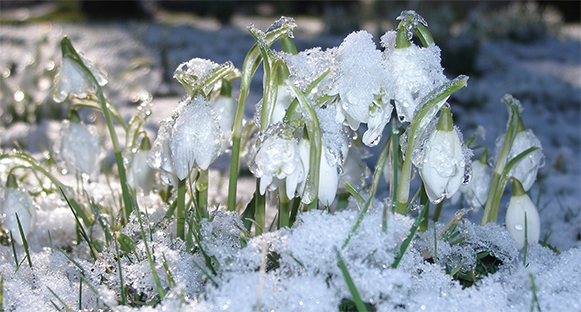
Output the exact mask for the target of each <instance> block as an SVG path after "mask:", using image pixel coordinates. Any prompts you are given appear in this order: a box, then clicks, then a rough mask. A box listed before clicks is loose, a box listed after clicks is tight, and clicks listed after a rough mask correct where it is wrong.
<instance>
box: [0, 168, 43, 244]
mask: <svg viewBox="0 0 581 312" xmlns="http://www.w3.org/2000/svg"><path fill="white" fill-rule="evenodd" d="M16 215H18V219H19V220H20V225H21V227H22V232H23V233H24V237H28V235H29V234H30V233H31V232H32V229H33V227H34V223H35V221H36V207H35V205H34V202H33V201H32V198H31V197H30V194H28V192H27V191H25V190H22V189H18V186H17V184H16V179H15V177H14V176H13V175H12V174H11V175H9V176H8V180H7V182H6V188H5V189H0V223H2V227H3V228H4V229H6V230H8V231H10V232H12V237H13V238H14V240H15V241H16V243H18V244H19V245H22V243H23V240H22V236H21V235H20V231H19V229H18V221H17V220H16Z"/></svg>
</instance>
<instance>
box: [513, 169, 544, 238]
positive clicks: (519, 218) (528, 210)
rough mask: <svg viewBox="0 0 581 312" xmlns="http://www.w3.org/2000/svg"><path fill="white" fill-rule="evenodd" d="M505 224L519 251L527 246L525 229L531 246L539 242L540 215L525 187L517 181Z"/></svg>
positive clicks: (514, 184) (514, 182) (514, 181)
mask: <svg viewBox="0 0 581 312" xmlns="http://www.w3.org/2000/svg"><path fill="white" fill-rule="evenodd" d="M504 223H505V226H506V229H507V230H508V232H509V233H510V235H511V236H512V238H514V239H515V240H516V242H517V244H518V248H519V249H522V248H523V247H524V245H525V228H526V237H527V241H528V242H529V244H530V243H535V242H538V241H539V238H540V236H541V221H540V218H539V213H538V212H537V208H536V207H535V205H534V204H533V202H532V201H531V199H530V197H529V196H528V195H527V194H526V193H525V190H524V188H523V185H522V184H521V183H520V181H518V180H516V179H513V182H512V197H511V198H510V202H509V203H508V208H507V209H506V217H505V219H504ZM525 223H526V224H525Z"/></svg>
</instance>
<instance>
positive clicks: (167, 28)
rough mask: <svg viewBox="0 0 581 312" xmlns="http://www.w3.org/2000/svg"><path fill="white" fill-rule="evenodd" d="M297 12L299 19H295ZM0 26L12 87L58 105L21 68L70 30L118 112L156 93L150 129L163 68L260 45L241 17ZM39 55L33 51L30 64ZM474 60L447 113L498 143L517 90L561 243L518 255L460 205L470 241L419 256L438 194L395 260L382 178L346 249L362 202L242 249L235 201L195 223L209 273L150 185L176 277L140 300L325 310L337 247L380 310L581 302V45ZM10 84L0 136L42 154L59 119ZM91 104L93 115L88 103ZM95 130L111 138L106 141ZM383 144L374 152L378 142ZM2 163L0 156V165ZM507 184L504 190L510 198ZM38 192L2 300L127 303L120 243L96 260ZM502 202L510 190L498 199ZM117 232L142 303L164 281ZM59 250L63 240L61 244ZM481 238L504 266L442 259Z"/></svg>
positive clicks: (566, 43)
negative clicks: (465, 282)
mask: <svg viewBox="0 0 581 312" xmlns="http://www.w3.org/2000/svg"><path fill="white" fill-rule="evenodd" d="M298 25H299V28H298V30H300V28H301V27H302V26H301V22H300V20H299V21H298ZM259 28H263V29H264V28H265V27H261V26H259ZM577 31H579V29H577ZM296 34H297V38H296V41H297V46H298V47H299V48H301V49H304V48H307V47H312V46H317V45H324V46H325V47H326V46H333V45H338V44H340V43H341V41H342V39H343V38H338V37H329V36H324V37H320V38H317V37H313V35H312V34H309V33H308V32H305V33H304V36H303V37H301V32H299V31H297V32H296ZM0 35H1V38H2V39H1V40H0V52H1V54H0V67H1V68H2V70H3V72H2V75H3V80H4V82H2V84H6V85H8V86H9V87H12V88H14V87H15V86H16V85H20V86H21V89H22V90H23V91H24V92H25V93H26V92H28V90H31V89H34V88H35V87H33V85H34V84H36V85H37V86H40V87H38V89H40V91H32V92H30V93H31V94H34V95H35V96H37V97H39V98H41V99H42V98H47V100H46V101H47V103H45V104H46V105H51V106H50V107H52V108H51V109H58V106H57V105H55V104H54V103H50V101H51V100H50V99H48V98H50V96H48V95H49V94H50V92H51V89H50V86H49V84H48V83H50V82H51V81H50V80H48V82H47V81H46V79H48V78H45V79H44V80H43V79H40V81H37V82H32V83H31V82H30V81H28V80H27V79H29V78H30V76H31V75H29V74H26V73H25V71H26V70H33V71H35V73H36V74H37V76H45V77H51V75H53V74H54V66H55V64H58V63H59V60H60V47H59V44H58V43H59V41H60V39H61V38H62V36H63V35H67V36H69V37H70V38H71V40H72V42H73V44H74V45H75V47H76V48H77V49H78V50H80V51H82V52H83V53H84V54H85V55H86V57H87V58H88V59H91V60H93V61H94V62H95V63H96V65H97V66H99V67H101V68H102V69H104V70H105V71H106V72H107V73H108V74H109V85H108V86H107V87H106V88H105V93H106V95H107V96H109V98H110V99H111V101H112V103H113V104H114V105H116V106H117V107H118V108H119V110H120V112H121V114H122V115H123V117H124V118H125V119H126V120H128V119H129V118H130V117H131V116H132V115H133V114H135V112H136V107H137V106H136V105H135V104H134V103H133V102H134V101H132V100H130V99H131V98H132V97H133V98H138V97H139V96H147V94H145V95H144V93H143V92H142V93H140V92H141V91H142V90H146V91H147V92H149V93H151V94H152V95H153V101H152V115H151V117H150V118H149V119H148V123H147V125H146V129H147V131H148V133H149V136H150V137H151V138H155V135H156V133H157V127H158V123H159V121H160V120H162V119H164V118H165V117H167V116H169V115H170V114H171V112H172V110H173V108H174V107H175V106H176V105H177V103H178V101H179V98H180V96H181V93H180V92H181V91H180V90H181V88H180V87H179V85H178V84H176V83H175V82H174V81H172V80H173V79H172V78H171V73H172V72H173V71H172V70H173V69H174V68H176V67H177V65H178V64H179V63H181V62H184V61H187V60H189V59H191V58H193V57H200V58H208V59H211V60H213V61H215V62H217V63H223V62H225V61H228V60H231V61H232V62H233V63H234V65H236V67H238V68H241V66H242V61H243V59H244V56H245V55H246V53H247V51H248V49H249V48H250V47H251V46H252V44H253V43H254V40H253V39H252V37H251V36H250V35H249V34H248V33H247V32H246V31H245V30H244V29H242V28H241V27H237V26H236V23H234V26H230V27H227V28H219V27H215V25H213V24H211V23H207V24H195V25H181V26H180V25H159V24H144V23H137V22H135V23H112V24H82V25H79V24H59V23H43V24H26V25H18V26H13V25H2V26H1V27H0ZM376 39H377V38H376ZM37 47H40V48H37ZM37 51H38V52H37ZM33 60H34V61H35V62H36V63H33V65H30V66H29V67H26V65H27V64H30V63H32V61H33ZM51 61H54V63H51ZM12 64H15V65H14V66H13V65H12ZM39 64H40V65H39ZM164 67H165V68H166V69H170V71H169V76H168V73H167V72H166V74H165V76H164ZM475 68H476V74H471V77H470V80H469V81H468V87H467V88H465V89H463V90H461V91H459V92H458V93H457V94H454V95H453V96H452V98H451V100H450V104H451V106H452V109H453V112H454V119H455V122H456V123H457V125H458V126H459V127H460V129H461V130H462V131H463V133H464V136H465V137H469V136H471V135H472V134H473V133H474V132H475V131H476V129H477V127H478V126H482V127H484V129H485V130H486V137H485V139H483V140H482V139H481V140H480V141H479V143H477V144H485V145H487V146H489V148H490V149H492V148H493V146H494V141H495V139H496V137H497V136H499V135H501V134H503V133H504V132H505V127H506V119H507V110H506V106H505V105H504V104H502V103H501V102H500V99H501V98H502V96H503V95H504V94H506V93H510V94H513V95H514V96H515V97H516V98H518V99H519V100H520V101H521V102H522V104H523V106H524V108H525V110H524V112H523V115H522V116H523V120H524V123H525V127H526V128H530V129H532V130H533V132H534V133H535V135H536V136H537V137H538V138H539V139H540V141H541V143H542V145H543V153H544V154H545V156H546V163H545V166H544V167H543V168H541V169H540V171H539V178H538V181H537V183H536V184H535V186H533V188H532V190H531V191H530V195H531V198H533V201H534V202H535V203H537V206H538V208H539V213H540V218H541V225H542V229H541V240H544V238H545V237H546V236H547V235H550V237H549V238H548V240H547V243H548V244H550V245H551V246H554V247H555V248H556V249H558V250H559V251H560V252H561V253H560V254H556V253H554V252H553V251H551V250H550V249H549V248H546V247H542V246H540V245H539V244H534V245H531V246H530V247H529V249H528V252H527V256H526V265H523V259H522V257H523V253H522V251H521V252H520V253H519V251H518V250H517V248H516V244H515V243H514V241H513V240H512V239H511V238H510V236H509V235H508V232H506V230H505V229H504V227H502V226H501V225H502V224H503V220H504V213H505V211H504V210H505V209H502V208H501V211H500V212H499V225H494V224H488V225H486V226H484V227H481V226H477V225H476V224H479V220H480V218H481V216H482V210H480V211H474V212H469V213H468V214H467V215H466V223H465V228H464V227H463V226H462V225H463V223H462V222H460V223H459V225H458V229H459V230H460V232H461V235H466V242H467V244H465V245H463V246H459V245H454V246H450V244H448V243H446V242H444V241H442V240H438V241H437V262H436V263H432V262H433V261H432V262H429V261H426V260H425V259H430V258H431V259H433V258H435V254H434V246H435V244H436V242H434V233H440V232H441V231H442V230H443V228H444V226H445V225H446V223H447V222H448V221H449V220H450V219H451V218H452V216H453V215H454V213H455V212H456V211H457V210H458V209H459V208H461V207H460V206H444V209H443V212H442V216H441V218H440V220H441V222H443V223H438V224H437V225H436V230H434V229H433V226H431V227H430V229H428V231H427V232H425V233H423V234H421V235H419V238H417V239H416V240H414V241H413V242H412V244H411V246H410V248H409V249H408V251H407V252H406V253H405V255H404V256H403V259H402V260H401V263H400V265H399V266H398V267H397V268H390V265H391V264H392V263H393V261H394V257H395V254H394V252H393V251H394V249H395V248H396V247H397V246H399V244H400V242H401V241H402V240H403V239H405V237H406V236H407V235H408V234H409V228H410V226H411V225H412V224H413V221H414V220H413V219H412V218H408V217H402V216H399V215H394V216H392V215H390V217H389V220H388V224H387V232H386V233H385V234H383V233H382V228H381V222H382V221H381V219H382V214H381V211H382V209H381V207H382V205H383V202H382V200H383V197H385V196H386V194H387V191H386V190H385V188H384V189H382V185H380V191H379V194H380V196H378V200H377V201H376V202H374V204H373V207H374V208H373V209H372V210H371V212H370V213H369V214H368V215H366V217H365V218H364V220H363V222H362V224H361V226H360V227H359V229H358V231H356V232H355V234H354V236H353V237H352V238H351V241H350V244H349V245H348V246H347V247H346V248H344V249H342V248H341V246H342V244H343V242H344V241H345V239H346V237H347V235H348V233H349V232H350V230H351V228H352V226H353V224H354V222H355V220H356V219H357V216H358V213H357V211H356V209H350V210H346V211H342V212H339V213H334V214H328V213H326V212H321V211H317V212H310V213H304V214H302V216H301V217H300V220H301V221H299V222H298V223H297V224H296V225H295V226H293V227H292V228H290V229H282V230H279V231H277V232H272V233H267V234H264V235H262V236H260V237H257V238H254V239H251V240H249V241H248V245H247V246H246V247H245V248H240V246H239V244H240V240H239V237H240V231H239V230H238V229H237V227H235V226H234V225H235V224H239V223H240V221H239V218H238V217H237V216H236V215H234V214H232V213H226V212H218V213H217V214H216V215H215V218H214V221H213V222H207V223H204V224H202V232H203V233H206V234H207V235H205V237H206V238H205V239H204V242H203V244H204V247H205V250H206V252H207V253H208V254H209V256H214V257H215V261H216V263H217V264H215V267H217V268H218V274H217V275H211V274H209V275H207V274H206V273H205V272H203V269H204V270H207V269H206V266H205V264H204V258H203V257H202V255H201V254H200V253H199V252H198V253H193V254H191V253H188V252H186V251H185V245H184V244H183V243H182V242H180V241H176V240H175V239H174V238H172V237H171V235H172V234H173V233H175V224H174V223H169V224H164V222H166V221H164V219H163V216H164V213H165V211H166V209H167V207H165V206H164V205H163V204H162V203H161V201H160V199H159V198H157V197H156V196H144V197H140V198H139V200H140V204H141V206H142V207H145V208H146V209H147V211H148V213H149V216H150V217H149V218H150V220H149V221H150V223H151V224H160V225H159V226H157V227H155V230H154V232H153V233H152V238H151V241H150V242H149V243H150V246H149V247H150V248H151V249H152V250H153V252H154V256H155V258H156V259H157V271H158V274H159V275H160V279H161V281H162V285H163V287H164V288H167V286H168V285H169V284H168V283H170V282H169V280H170V279H169V278H168V277H167V272H171V274H172V276H173V283H174V285H173V286H172V288H171V289H172V290H171V291H170V292H169V293H167V294H165V295H166V296H165V299H164V301H163V302H162V303H161V304H160V305H157V306H155V307H144V308H142V309H141V310H143V311H150V310H156V311H157V310H159V311H164V310H165V311H177V309H178V308H179V307H180V306H181V307H182V309H183V310H187V311H189V310H192V311H207V310H211V311H215V310H229V311H252V310H257V311H258V310H261V311H271V310H272V311H334V310H336V309H337V306H339V305H340V304H341V301H342V299H344V298H351V297H352V294H351V293H350V292H349V289H348V287H347V284H346V282H345V279H344V276H343V275H344V273H343V272H342V271H341V270H340V268H339V266H338V256H337V255H338V253H340V255H341V258H342V259H343V260H344V262H345V263H346V266H347V268H348V271H349V274H350V275H351V277H352V279H353V281H354V283H355V285H356V287H357V289H358V291H359V294H360V295H361V298H362V300H363V301H364V302H366V303H369V304H371V305H372V306H373V307H374V308H375V309H376V310H378V311H392V310H406V311H453V310H461V311H463V310H473V311H525V310H526V311H528V310H529V309H530V310H533V308H534V309H537V307H538V310H539V311H580V310H581V249H580V247H581V158H580V157H581V156H580V155H581V42H580V41H579V40H578V39H571V38H565V39H563V38H556V37H553V36H546V37H542V38H539V39H538V40H535V41H533V42H528V43H522V42H514V41H509V40H506V39H497V40H490V41H482V43H481V46H480V49H479V53H478V55H477V59H476V64H475ZM7 69H12V72H8V71H7ZM255 79H256V83H254V85H253V87H252V94H251V96H250V100H249V101H248V103H247V104H248V105H247V112H248V114H249V115H250V114H251V112H252V110H253V105H254V104H255V103H256V102H257V101H258V100H259V99H260V94H259V93H260V92H261V83H260V81H261V75H260V74H257V75H256V77H255ZM4 90H5V89H4ZM10 97H14V95H12V94H9V95H7V93H6V91H3V93H2V102H3V104H2V109H4V111H3V115H2V116H0V117H1V119H0V120H1V122H2V123H1V124H0V135H1V139H0V143H1V144H2V148H3V149H8V148H12V147H13V146H14V145H13V141H18V142H19V144H20V145H21V146H23V147H24V148H25V149H26V150H28V151H30V152H31V153H34V155H35V156H37V157H38V158H40V157H41V153H40V151H41V148H42V147H50V146H52V144H54V141H55V139H56V137H57V135H58V131H59V128H60V122H59V121H56V120H46V119H45V120H43V121H41V122H34V121H33V122H32V123H24V122H12V121H11V120H10V118H9V117H8V116H9V112H8V111H7V110H6V109H5V107H6V106H5V103H9V102H10V101H12V99H11V98H10ZM55 107H57V108H55ZM65 111H66V110H65ZM84 117H86V118H87V120H90V119H91V115H90V114H88V115H86V116H84ZM97 124H98V122H97ZM103 143H104V144H105V145H106V146H107V144H108V143H107V140H105V139H104V140H103ZM378 152H379V150H377V149H374V150H372V153H374V154H377V153H378ZM477 155H478V156H479V154H477ZM107 159H108V161H109V163H110V164H111V163H113V162H114V160H113V158H112V153H109V155H108V158H107ZM373 159H375V158H373V157H372V158H371V160H370V162H371V163H373ZM227 166H228V159H227V157H223V158H222V159H219V161H217V162H216V163H215V164H214V165H213V167H212V168H213V169H215V170H214V171H212V172H211V180H214V181H215V180H216V179H220V174H219V172H221V171H222V172H223V171H224V170H225V169H226V168H227ZM7 168H8V167H7V166H5V165H0V169H2V170H1V171H2V172H6V170H7ZM5 179H6V177H5V176H2V177H1V178H0V182H1V183H2V184H4V183H5ZM63 179H64V180H65V181H68V183H69V184H70V185H75V183H76V182H75V181H74V179H73V178H71V177H63ZM223 179H224V183H227V181H226V180H225V179H226V178H223ZM95 181H96V183H93V184H91V185H89V186H87V191H88V192H89V193H90V194H91V195H92V196H94V197H95V200H96V202H99V201H101V200H102V201H105V202H106V201H109V202H110V201H111V197H110V191H109V188H108V186H107V183H106V182H105V177H104V176H103V175H101V176H99V177H97V178H96V179H95ZM241 181H242V182H241V185H244V186H241V189H242V190H241V194H240V197H241V198H242V201H243V202H244V203H246V202H248V201H249V200H250V197H251V192H252V191H253V188H254V182H253V181H254V180H253V179H250V178H243V179H241ZM218 185H219V184H218V183H215V184H214V185H213V187H214V188H213V189H211V196H212V197H213V198H215V199H216V200H217V201H218V202H223V201H224V198H225V194H226V187H225V184H224V187H222V188H221V187H219V186H218ZM383 186H384V187H385V185H383ZM382 190H383V191H382ZM508 197H509V194H508V192H507V193H506V194H505V198H508ZM36 201H37V204H38V205H39V208H38V210H37V223H36V227H35V229H34V231H33V232H32V234H31V235H30V238H29V244H30V247H31V263H32V268H30V267H29V265H28V264H27V263H26V262H25V263H23V264H22V265H21V266H20V268H19V269H18V270H16V265H15V259H14V257H13V251H12V248H11V246H9V245H8V246H5V245H2V246H0V272H1V274H2V276H3V278H4V284H3V289H4V297H3V305H4V309H6V310H7V311H33V310H37V311H45V310H49V309H52V308H54V306H57V307H62V306H63V303H62V302H61V300H62V301H63V302H64V303H66V304H67V305H68V306H69V307H70V308H71V309H81V308H82V309H89V310H91V309H97V308H107V307H109V308H112V309H115V310H119V311H129V310H131V309H130V308H129V307H123V306H119V305H118V304H119V301H120V298H119V296H120V293H121V292H120V281H119V272H118V261H117V259H116V258H115V257H114V255H115V254H116V252H115V246H110V249H109V250H105V251H103V252H102V253H100V257H101V258H100V259H98V260H96V261H94V260H92V259H91V257H90V253H89V252H88V249H87V246H86V244H84V243H81V244H80V245H75V244H73V242H74V241H76V240H77V239H79V238H78V235H77V233H76V227H75V220H74V217H73V215H72V214H71V211H70V209H69V208H68V206H67V205H66V203H65V202H64V201H63V200H62V199H61V198H60V196H58V195H55V194H51V195H48V196H45V197H43V196H37V197H36ZM507 201H508V200H507V199H505V200H503V204H501V207H504V206H505V205H506V204H505V202H507ZM351 207H355V204H354V203H352V206H351ZM95 231H97V232H95V233H94V235H101V234H100V233H98V229H95ZM122 232H123V234H125V235H127V236H129V237H133V238H134V239H135V240H136V242H137V247H136V249H137V250H138V252H137V254H138V256H137V257H134V256H133V255H130V256H127V257H124V258H122V259H121V261H120V263H121V264H122V270H123V278H124V283H125V285H130V287H131V289H132V290H133V292H134V294H133V295H132V298H138V296H137V295H135V294H139V293H141V292H142V293H144V294H145V296H144V297H143V300H151V298H152V297H153V296H155V295H156V294H157V290H156V286H155V283H154V280H153V277H152V274H151V269H150V267H149V263H148V262H147V260H146V259H145V256H144V245H143V242H142V240H141V236H140V233H141V232H140V230H139V223H138V222H137V220H136V219H133V220H131V222H130V223H129V224H128V226H127V227H125V228H124V229H123V230H122ZM48 233H50V236H49V235H48ZM57 248H60V249H63V250H66V256H65V253H63V252H60V251H58V250H57ZM336 250H340V251H336ZM484 250H492V251H493V253H495V254H494V256H495V257H496V258H498V259H500V260H501V261H502V263H503V265H501V266H500V267H499V270H498V272H496V273H494V274H490V275H489V276H487V277H485V278H483V279H482V280H480V281H478V282H477V283H476V284H475V285H474V286H472V287H468V288H464V289H463V287H462V286H461V285H460V284H459V283H458V282H457V281H454V280H452V278H451V277H450V275H448V274H446V269H448V270H453V269H455V268H457V267H459V266H462V267H463V268H464V269H469V268H470V266H471V265H473V264H474V261H475V256H476V254H477V253H478V252H480V251H484ZM267 254H268V255H269V257H266V255H267ZM17 255H18V259H19V260H20V261H22V260H23V259H24V256H25V254H24V250H23V249H22V247H18V249H17ZM273 255H275V256H273ZM162 258H165V259H166V262H167V264H168V268H169V269H164V267H163V262H162V260H161V259H162ZM80 276H83V277H82V279H81V277H80ZM89 285H90V286H89ZM535 289H536V290H535ZM53 292H54V294H53ZM79 296H81V297H82V300H80V299H79ZM535 296H536V297H535ZM51 301H52V303H51ZM79 301H80V302H81V304H80V305H79ZM257 304H259V306H257ZM536 304H538V306H536ZM535 311H536V310H535Z"/></svg>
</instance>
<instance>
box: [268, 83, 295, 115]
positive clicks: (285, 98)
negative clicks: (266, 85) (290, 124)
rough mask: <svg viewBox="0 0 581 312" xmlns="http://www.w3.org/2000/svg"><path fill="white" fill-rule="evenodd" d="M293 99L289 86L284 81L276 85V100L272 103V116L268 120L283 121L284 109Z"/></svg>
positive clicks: (285, 109)
mask: <svg viewBox="0 0 581 312" xmlns="http://www.w3.org/2000/svg"><path fill="white" fill-rule="evenodd" d="M293 100H294V97H293V95H292V93H291V90H290V87H289V86H288V85H287V84H286V83H284V82H283V83H282V84H280V85H278V87H277V91H276V102H275V103H274V109H273V112H272V118H271V120H270V123H271V124H274V123H277V122H282V121H283V119H284V116H285V115H286V111H287V109H288V108H289V106H290V105H291V103H292V101H293Z"/></svg>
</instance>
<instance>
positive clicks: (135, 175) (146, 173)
mask: <svg viewBox="0 0 581 312" xmlns="http://www.w3.org/2000/svg"><path fill="white" fill-rule="evenodd" d="M150 150H151V143H150V142H149V138H148V137H144V138H143V140H142V141H141V145H140V147H139V150H138V151H137V152H136V153H134V154H133V155H132V156H133V157H132V159H131V164H130V167H129V170H128V177H127V182H128V183H129V185H131V187H133V188H134V189H136V190H141V191H142V192H143V193H145V194H148V193H149V192H151V189H152V188H153V185H154V184H155V171H154V170H153V168H151V167H150V166H148V164H147V158H148V155H149V151H150Z"/></svg>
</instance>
